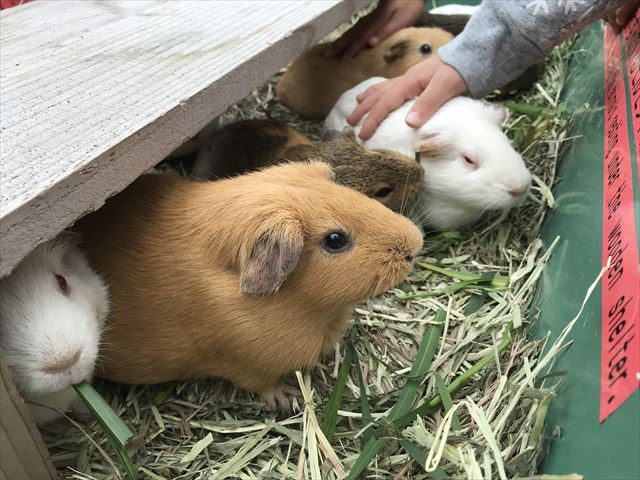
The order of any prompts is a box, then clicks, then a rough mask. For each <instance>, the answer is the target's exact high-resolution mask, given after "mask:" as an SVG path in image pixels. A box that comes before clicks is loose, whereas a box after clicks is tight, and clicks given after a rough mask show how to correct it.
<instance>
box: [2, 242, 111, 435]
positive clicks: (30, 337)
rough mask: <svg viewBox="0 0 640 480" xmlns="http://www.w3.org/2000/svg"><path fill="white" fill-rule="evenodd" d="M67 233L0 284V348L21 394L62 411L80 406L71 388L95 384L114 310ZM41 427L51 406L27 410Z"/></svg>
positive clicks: (39, 249) (38, 250)
mask: <svg viewBox="0 0 640 480" xmlns="http://www.w3.org/2000/svg"><path fill="white" fill-rule="evenodd" d="M77 242H78V239H77V238H76V237H75V236H74V235H72V234H70V233H63V234H61V235H60V236H58V237H57V238H56V239H54V240H51V241H49V242H46V243H43V244H41V245H40V246H38V247H37V248H36V249H35V250H34V251H33V252H32V253H31V254H30V255H28V256H27V257H26V258H25V259H24V260H23V261H22V262H20V264H19V265H18V266H17V267H16V269H15V270H14V271H13V272H12V273H11V275H9V276H8V277H6V278H4V279H2V280H1V281H0V312H1V315H2V316H1V317H0V350H2V353H3V354H4V356H5V358H6V360H7V363H8V364H9V366H10V367H11V370H12V374H13V379H14V381H15V384H16V387H17V388H18V391H19V392H20V393H21V394H22V395H23V397H24V398H25V399H26V400H31V401H34V402H37V403H40V404H43V405H46V406H48V407H52V408H55V409H58V410H66V409H68V408H69V407H70V406H71V404H72V403H73V402H74V401H76V400H77V401H80V400H79V398H78V397H77V395H76V393H75V391H74V389H73V388H72V385H73V384H75V383H79V382H81V381H82V380H90V379H91V376H92V375H93V369H94V365H95V362H96V358H97V355H98V347H99V343H100V332H101V330H102V326H103V323H104V319H105V317H106V316H107V313H108V310H109V301H108V294H107V288H106V286H105V284H104V282H103V281H102V279H101V278H100V276H98V275H97V274H96V273H95V272H94V271H93V270H92V269H91V267H90V266H89V263H88V262H87V259H86V257H85V256H84V254H83V253H82V252H81V251H80V250H79V249H78V246H77ZM30 408H31V411H32V412H33V415H34V418H35V420H36V422H37V423H38V424H42V423H46V422H48V421H50V420H53V419H55V418H56V417H57V416H58V414H57V412H56V411H55V410H53V409H51V408H45V407H41V406H36V405H30Z"/></svg>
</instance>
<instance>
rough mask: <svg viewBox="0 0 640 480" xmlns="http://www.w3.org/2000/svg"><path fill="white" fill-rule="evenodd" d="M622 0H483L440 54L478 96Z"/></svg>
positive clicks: (540, 59) (542, 56)
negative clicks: (462, 29) (461, 29)
mask: <svg viewBox="0 0 640 480" xmlns="http://www.w3.org/2000/svg"><path fill="white" fill-rule="evenodd" d="M623 3H625V0H508V1H507V0H484V1H483V2H482V4H481V5H480V7H479V8H478V9H477V10H476V12H475V13H474V14H473V15H472V17H471V19H470V20H469V23H468V24H467V26H466V27H465V29H464V31H463V32H462V33H461V34H460V35H458V36H457V37H456V38H454V39H453V40H452V41H451V42H449V43H448V44H447V45H445V46H444V47H442V48H440V49H439V50H438V55H439V56H440V58H441V59H442V61H443V62H445V63H446V64H448V65H451V66H452V67H453V68H455V69H456V70H457V71H458V73H460V75H461V76H462V78H463V79H464V81H465V83H466V84H467V88H468V89H469V93H470V94H471V95H472V96H474V97H482V96H484V95H486V94H488V93H490V92H492V91H493V90H495V89H496V88H500V87H502V86H504V85H506V84H507V83H509V82H510V81H511V80H513V79H515V78H516V77H517V76H518V75H520V74H521V73H522V72H523V71H524V70H526V69H527V67H529V66H531V65H534V64H536V63H539V62H541V61H542V60H544V57H545V56H546V55H547V54H548V53H549V52H550V51H551V49H552V48H553V47H555V46H556V45H558V44H559V43H561V42H562V41H564V40H566V39H567V38H569V37H570V36H571V35H572V34H573V33H575V32H577V31H578V30H580V28H582V27H583V26H585V25H586V24H588V23H591V22H593V21H594V20H597V19H598V18H600V17H602V16H603V15H604V14H605V13H606V12H608V11H610V10H612V9H615V8H617V7H619V6H620V5H622V4H623Z"/></svg>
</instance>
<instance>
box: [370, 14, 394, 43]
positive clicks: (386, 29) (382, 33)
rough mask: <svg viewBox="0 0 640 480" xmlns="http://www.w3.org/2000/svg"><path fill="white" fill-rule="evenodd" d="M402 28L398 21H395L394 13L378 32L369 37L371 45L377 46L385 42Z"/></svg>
mask: <svg viewBox="0 0 640 480" xmlns="http://www.w3.org/2000/svg"><path fill="white" fill-rule="evenodd" d="M401 28H402V27H401V26H400V25H398V22H396V21H394V15H392V16H391V18H390V19H389V21H388V22H387V23H385V24H384V25H383V26H382V27H381V28H380V30H379V31H378V33H376V34H375V35H374V36H372V37H370V38H369V46H370V47H376V46H378V45H380V43H382V42H384V41H385V40H386V39H387V38H389V37H390V36H391V35H393V34H394V33H396V32H397V31H398V30H400V29H401Z"/></svg>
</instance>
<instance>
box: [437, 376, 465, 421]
mask: <svg viewBox="0 0 640 480" xmlns="http://www.w3.org/2000/svg"><path fill="white" fill-rule="evenodd" d="M434 375H435V379H436V388H437V389H438V395H440V398H442V406H443V407H444V411H445V412H448V411H449V410H451V407H453V399H452V398H451V395H450V394H449V391H448V390H447V386H446V385H445V383H444V380H443V379H442V377H441V376H440V375H438V374H437V373H434ZM451 426H452V427H453V429H454V430H460V419H459V418H458V415H457V414H456V413H454V414H453V418H452V419H451Z"/></svg>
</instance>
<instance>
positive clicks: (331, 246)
mask: <svg viewBox="0 0 640 480" xmlns="http://www.w3.org/2000/svg"><path fill="white" fill-rule="evenodd" d="M349 243H350V242H349V237H347V234H346V233H344V232H343V231H341V230H335V231H333V232H329V233H328V234H326V235H325V237H324V238H323V239H322V247H323V248H324V249H325V250H326V251H327V252H329V253H338V252H342V251H344V250H346V249H347V247H348V246H349Z"/></svg>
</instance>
